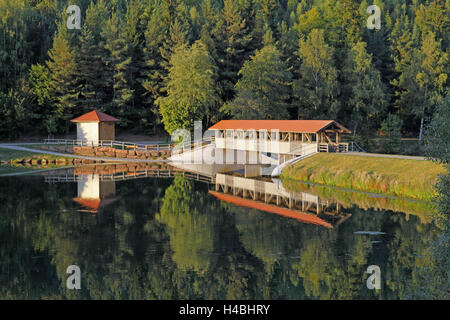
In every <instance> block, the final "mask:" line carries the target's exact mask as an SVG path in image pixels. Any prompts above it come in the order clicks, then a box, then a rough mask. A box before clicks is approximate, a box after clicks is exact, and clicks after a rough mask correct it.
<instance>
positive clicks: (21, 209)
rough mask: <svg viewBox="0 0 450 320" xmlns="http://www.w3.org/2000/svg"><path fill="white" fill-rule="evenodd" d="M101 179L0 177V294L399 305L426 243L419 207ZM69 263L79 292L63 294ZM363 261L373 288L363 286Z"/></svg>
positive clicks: (336, 194)
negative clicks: (374, 274)
mask: <svg viewBox="0 0 450 320" xmlns="http://www.w3.org/2000/svg"><path fill="white" fill-rule="evenodd" d="M125 167H126V166H125ZM108 170H109V169H108V167H103V168H100V169H99V168H98V167H95V166H92V167H87V168H84V167H83V168H77V169H67V170H56V171H50V172H44V173H39V174H36V175H21V176H11V177H0V209H1V210H0V237H1V239H0V299H401V298H408V297H410V296H411V295H414V291H413V290H414V289H412V288H414V285H415V284H416V283H418V279H419V278H418V277H419V273H418V270H419V268H420V266H421V261H422V260H421V256H423V254H424V253H425V250H426V249H427V239H431V238H433V237H434V235H436V234H437V230H436V228H435V226H434V225H433V223H432V219H431V215H432V209H431V205H430V204H428V203H423V202H416V201H410V200H405V199H397V198H390V197H386V196H383V195H373V194H367V193H360V192H355V191H351V190H341V189H338V188H331V187H325V186H317V185H310V184H306V183H299V182H284V183H283V182H281V181H278V180H272V179H269V178H246V177H245V176H244V175H242V174H241V173H239V172H238V173H230V172H228V173H214V174H212V175H209V176H208V175H200V174H197V173H195V172H176V171H171V170H170V169H167V168H162V169H161V168H155V169H154V170H150V171H152V172H150V173H149V172H148V170H147V169H146V173H143V171H142V170H141V171H139V170H137V171H138V172H137V173H136V168H134V174H133V170H130V168H127V170H122V171H121V170H112V171H108ZM71 265H76V266H78V267H79V268H80V273H81V289H80V290H69V289H68V288H67V287H66V280H67V279H68V277H69V276H70V274H68V273H67V268H68V267H69V266H71ZM373 265H375V266H378V267H379V269H380V271H381V274H380V284H381V289H380V290H371V289H369V288H368V286H367V278H368V277H369V274H368V273H367V269H368V267H369V266H373Z"/></svg>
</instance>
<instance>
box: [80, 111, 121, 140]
mask: <svg viewBox="0 0 450 320" xmlns="http://www.w3.org/2000/svg"><path fill="white" fill-rule="evenodd" d="M71 121H72V122H75V123H76V124H77V140H81V141H82V142H83V143H86V144H89V145H94V146H97V145H98V144H99V141H111V140H114V139H115V128H114V125H115V124H114V123H115V122H118V121H119V120H118V119H116V118H114V117H111V116H110V115H107V114H106V113H103V112H100V111H97V110H94V111H91V112H88V113H86V114H84V115H82V116H80V117H78V118H75V119H73V120H71Z"/></svg>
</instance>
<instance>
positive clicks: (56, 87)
mask: <svg viewBox="0 0 450 320" xmlns="http://www.w3.org/2000/svg"><path fill="white" fill-rule="evenodd" d="M69 41H70V36H69V34H68V30H67V28H66V26H65V24H64V23H63V24H61V25H59V28H58V32H57V34H56V36H55V39H54V41H53V48H52V49H51V50H50V52H49V60H48V61H47V66H48V68H49V70H50V72H51V75H52V80H51V92H52V96H54V97H55V99H56V103H55V105H56V109H55V110H54V112H55V114H56V116H57V117H58V118H59V119H61V120H63V121H65V122H66V123H65V125H66V132H68V129H69V120H70V119H71V118H73V116H74V115H75V114H78V110H77V107H78V97H79V92H78V90H77V83H76V81H77V76H78V73H77V66H76V52H75V51H74V50H73V48H72V47H71V46H70V44H69ZM48 116H50V115H48Z"/></svg>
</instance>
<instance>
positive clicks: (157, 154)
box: [73, 147, 170, 160]
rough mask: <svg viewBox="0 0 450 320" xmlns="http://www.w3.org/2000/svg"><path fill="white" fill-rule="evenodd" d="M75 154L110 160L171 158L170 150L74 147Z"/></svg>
mask: <svg viewBox="0 0 450 320" xmlns="http://www.w3.org/2000/svg"><path fill="white" fill-rule="evenodd" d="M73 152H74V153H75V154H78V155H82V156H88V157H108V158H122V159H124V158H127V159H143V160H155V159H166V158H168V157H169V156H170V151H169V150H161V151H144V150H134V149H130V150H120V149H115V148H111V147H74V148H73Z"/></svg>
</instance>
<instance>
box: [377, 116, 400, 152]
mask: <svg viewBox="0 0 450 320" xmlns="http://www.w3.org/2000/svg"><path fill="white" fill-rule="evenodd" d="M381 131H382V132H383V134H384V136H385V137H386V141H385V142H384V152H385V153H398V152H399V150H400V145H401V139H402V120H401V119H400V118H399V117H398V116H396V115H394V114H389V115H388V116H387V118H386V119H385V120H384V121H383V122H382V123H381Z"/></svg>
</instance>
